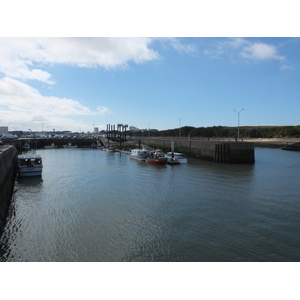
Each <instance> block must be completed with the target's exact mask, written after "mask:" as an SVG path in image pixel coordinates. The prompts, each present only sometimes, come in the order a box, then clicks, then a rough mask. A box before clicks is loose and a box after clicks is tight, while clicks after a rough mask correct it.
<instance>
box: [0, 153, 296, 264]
mask: <svg viewBox="0 0 300 300" xmlns="http://www.w3.org/2000/svg"><path fill="white" fill-rule="evenodd" d="M40 152H41V154H42V156H43V163H44V169H43V176H42V178H24V179H19V180H18V181H17V182H16V191H15V194H14V197H13V202H12V205H11V210H10V216H9V218H8V222H7V225H6V227H5V232H4V234H3V236H2V239H1V260H2V261H296V260H299V258H300V246H299V245H300V232H299V231H300V229H299V228H300V221H299V217H298V216H299V212H300V204H299V200H298V198H299V197H298V194H299V187H298V182H299V177H300V172H299V171H300V155H299V153H291V152H285V151H281V150H277V149H256V163H255V164H254V165H229V164H216V163H213V162H206V161H201V160H196V159H189V163H188V164H182V165H179V166H168V165H167V166H153V165H149V164H147V163H145V162H141V161H135V160H132V159H130V158H129V156H127V155H124V154H120V153H106V152H104V151H101V150H87V149H85V150H83V149H56V150H54V151H53V150H44V151H40Z"/></svg>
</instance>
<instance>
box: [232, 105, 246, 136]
mask: <svg viewBox="0 0 300 300" xmlns="http://www.w3.org/2000/svg"><path fill="white" fill-rule="evenodd" d="M242 110H244V108H243V109H241V110H240V111H237V110H235V109H234V111H235V112H237V114H238V139H237V140H238V141H239V140H240V113H241V111H242Z"/></svg>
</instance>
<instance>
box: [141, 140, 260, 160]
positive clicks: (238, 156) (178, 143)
mask: <svg viewBox="0 0 300 300" xmlns="http://www.w3.org/2000/svg"><path fill="white" fill-rule="evenodd" d="M173 142H174V151H175V152H182V153H185V154H186V155H187V156H189V157H196V158H200V159H204V160H209V161H214V162H222V163H254V162H255V156H254V143H252V142H231V141H203V140H202V141H198V140H189V139H177V140H173ZM171 143H172V140H170V139H160V138H141V139H140V140H139V144H141V145H142V144H144V145H148V146H150V147H153V148H160V149H162V150H163V151H171Z"/></svg>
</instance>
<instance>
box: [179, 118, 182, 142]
mask: <svg viewBox="0 0 300 300" xmlns="http://www.w3.org/2000/svg"><path fill="white" fill-rule="evenodd" d="M181 120H182V118H180V119H179V138H181Z"/></svg>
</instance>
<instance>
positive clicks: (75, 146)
mask: <svg viewBox="0 0 300 300" xmlns="http://www.w3.org/2000/svg"><path fill="white" fill-rule="evenodd" d="M64 148H77V145H74V146H73V145H72V143H68V144H67V145H64Z"/></svg>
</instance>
